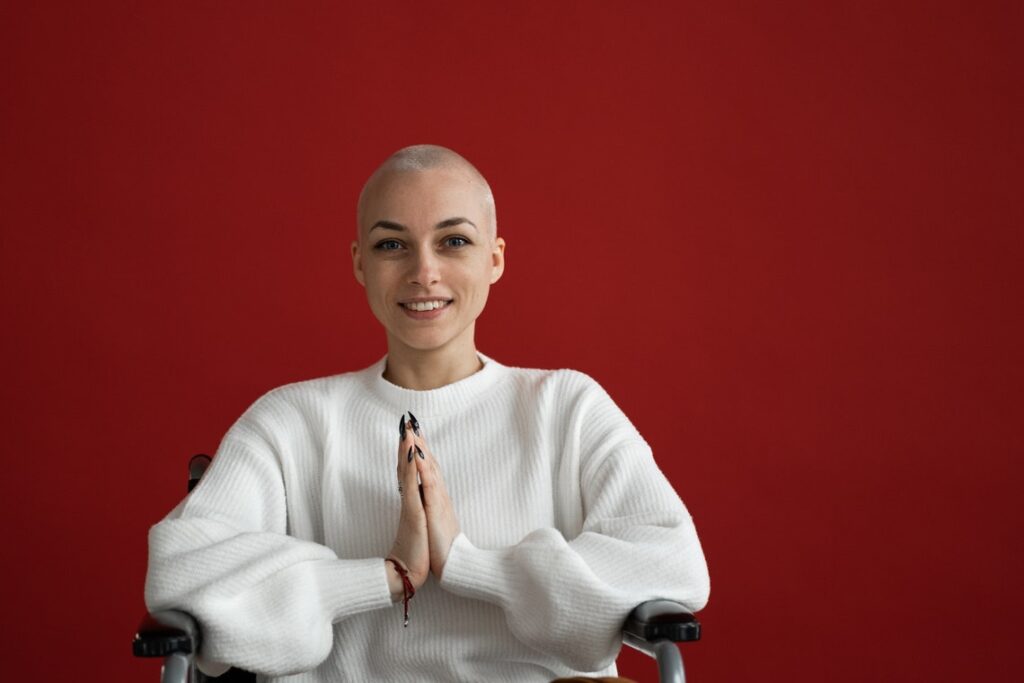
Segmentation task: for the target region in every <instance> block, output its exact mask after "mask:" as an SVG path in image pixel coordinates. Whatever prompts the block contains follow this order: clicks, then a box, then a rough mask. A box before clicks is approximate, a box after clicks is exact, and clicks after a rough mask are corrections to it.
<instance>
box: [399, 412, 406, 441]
mask: <svg viewBox="0 0 1024 683" xmlns="http://www.w3.org/2000/svg"><path fill="white" fill-rule="evenodd" d="M404 438H405V413H402V421H401V422H399V423H398V440H399V441H401V440H402V439H404Z"/></svg>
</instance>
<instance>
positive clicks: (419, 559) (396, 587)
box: [387, 415, 431, 600]
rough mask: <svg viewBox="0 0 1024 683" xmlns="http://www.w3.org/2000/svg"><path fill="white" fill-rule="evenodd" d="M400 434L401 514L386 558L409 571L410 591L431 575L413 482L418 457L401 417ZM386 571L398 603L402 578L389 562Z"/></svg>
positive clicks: (421, 513) (422, 514) (422, 515)
mask: <svg viewBox="0 0 1024 683" xmlns="http://www.w3.org/2000/svg"><path fill="white" fill-rule="evenodd" d="M399 433H400V434H401V439H400V441H399V443H398V469H397V472H398V490H399V493H400V494H401V496H402V515H401V517H400V518H399V521H398V533H397V534H395V542H394V545H392V546H391V552H389V553H388V558H390V559H395V560H398V561H399V562H400V563H401V564H402V565H403V566H404V567H405V569H406V570H407V571H408V572H409V580H410V581H411V582H412V586H413V588H419V587H420V586H422V585H423V584H424V582H426V580H427V575H428V574H429V573H430V568H431V560H430V548H429V544H428V539H427V515H426V512H425V510H424V508H423V502H422V500H421V499H420V494H419V484H418V483H417V481H416V473H417V463H416V461H417V460H420V458H419V457H418V456H417V454H416V443H415V441H414V435H413V431H412V429H410V428H409V425H407V424H406V422H405V416H404V415H403V416H402V421H401V423H400V425H399ZM387 568H388V585H389V586H390V588H391V596H392V597H393V598H394V599H396V600H400V599H401V598H402V595H403V585H402V579H401V577H400V576H399V575H398V572H397V571H396V570H395V568H394V567H393V566H391V564H390V563H388V564H387Z"/></svg>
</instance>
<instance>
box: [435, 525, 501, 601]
mask: <svg viewBox="0 0 1024 683" xmlns="http://www.w3.org/2000/svg"><path fill="white" fill-rule="evenodd" d="M509 554H510V551H509V550H508V549H500V550H486V549H484V548H478V547H476V546H475V545H473V544H472V543H471V542H470V540H469V539H468V538H466V534H464V533H461V532H460V533H459V535H458V536H456V537H455V540H454V541H452V547H451V549H450V550H449V551H448V559H447V560H445V563H444V571H443V572H441V588H444V589H445V590H448V591H451V592H452V593H455V594H456V595H461V596H463V597H467V598H474V599H477V600H484V601H486V602H490V603H494V604H496V605H499V606H504V605H506V604H508V599H509V598H510V596H512V595H513V594H514V592H515V591H514V590H513V588H514V586H513V575H512V572H511V571H510V570H511V563H510V561H509V560H510V557H509Z"/></svg>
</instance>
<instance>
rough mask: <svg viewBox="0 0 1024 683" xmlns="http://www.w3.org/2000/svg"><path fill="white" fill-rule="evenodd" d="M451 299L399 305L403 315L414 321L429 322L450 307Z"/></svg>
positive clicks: (410, 302)
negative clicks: (403, 312)
mask: <svg viewBox="0 0 1024 683" xmlns="http://www.w3.org/2000/svg"><path fill="white" fill-rule="evenodd" d="M452 301H453V299H430V300H426V301H409V302H405V303H399V304H398V305H399V306H401V307H402V310H403V311H405V314H406V315H408V316H409V317H410V318H413V319H414V320H430V319H433V318H436V317H438V316H439V315H441V314H442V313H443V312H444V309H446V308H448V306H450V305H451V303H452Z"/></svg>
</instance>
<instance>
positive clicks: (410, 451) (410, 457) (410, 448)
mask: <svg viewBox="0 0 1024 683" xmlns="http://www.w3.org/2000/svg"><path fill="white" fill-rule="evenodd" d="M409 462H412V446H409Z"/></svg>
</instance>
